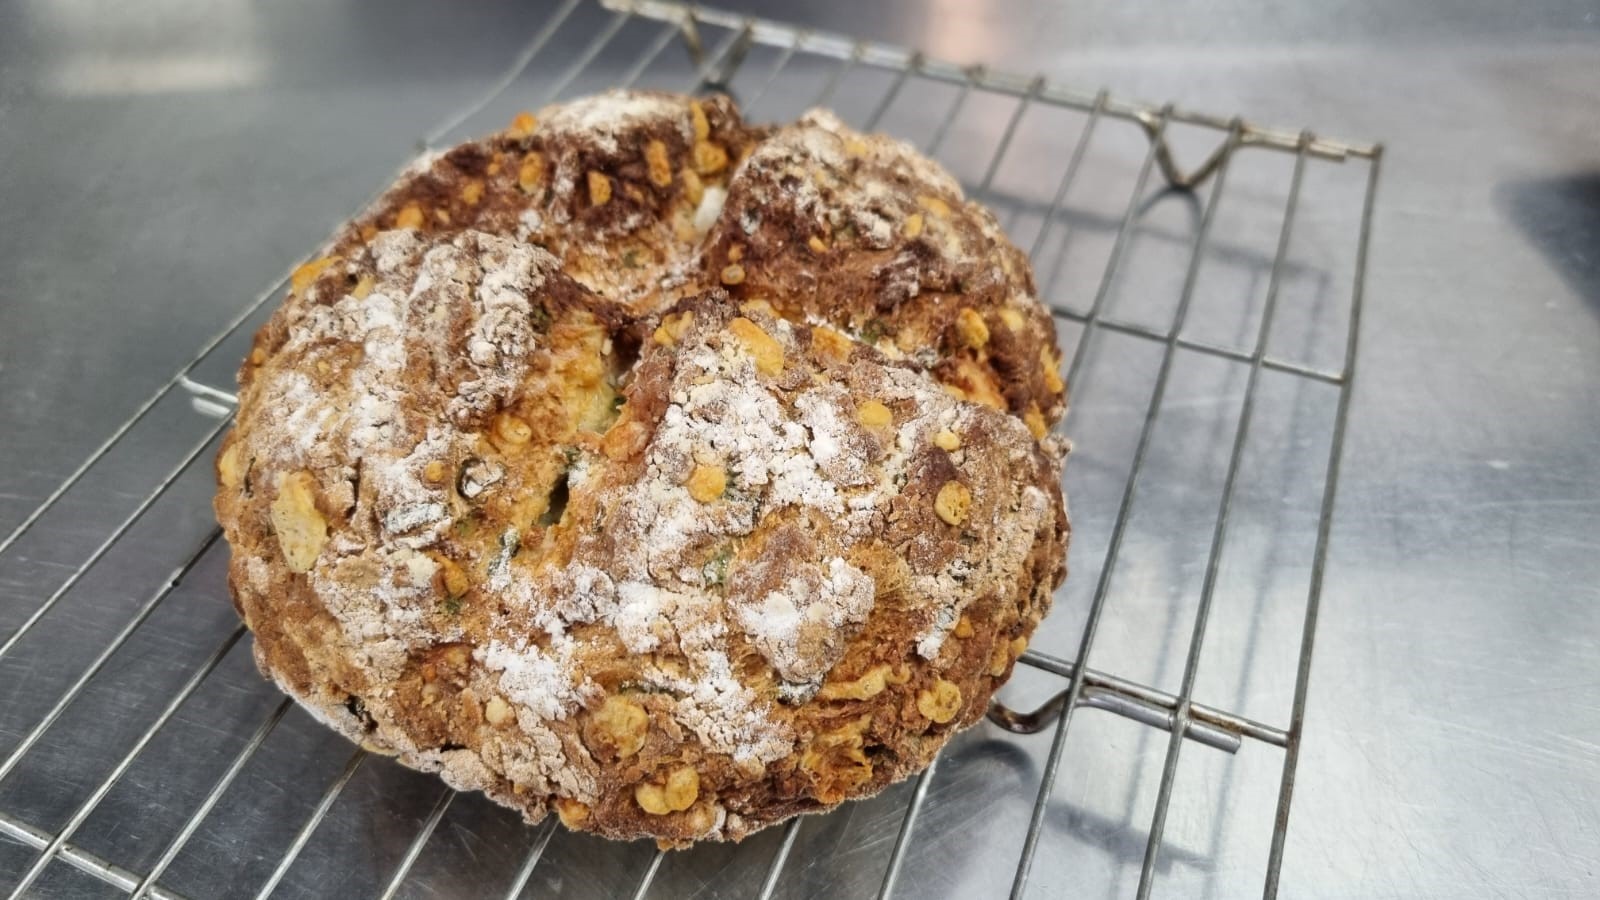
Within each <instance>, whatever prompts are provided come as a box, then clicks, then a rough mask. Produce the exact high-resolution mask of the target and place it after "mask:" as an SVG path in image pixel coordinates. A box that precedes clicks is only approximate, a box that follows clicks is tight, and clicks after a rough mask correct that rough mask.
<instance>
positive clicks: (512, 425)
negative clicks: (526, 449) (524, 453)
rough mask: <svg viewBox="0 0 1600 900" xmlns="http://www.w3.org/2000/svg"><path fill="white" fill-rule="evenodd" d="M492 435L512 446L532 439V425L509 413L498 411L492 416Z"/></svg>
mask: <svg viewBox="0 0 1600 900" xmlns="http://www.w3.org/2000/svg"><path fill="white" fill-rule="evenodd" d="M494 436H495V437H497V438H499V439H500V440H501V441H502V442H503V443H506V444H511V445H513V446H515V445H520V444H526V443H527V442H528V441H531V440H533V426H532V425H529V424H528V423H527V422H526V421H525V420H523V419H521V418H519V417H517V416H514V415H512V414H511V413H500V414H499V415H497V416H495V417H494Z"/></svg>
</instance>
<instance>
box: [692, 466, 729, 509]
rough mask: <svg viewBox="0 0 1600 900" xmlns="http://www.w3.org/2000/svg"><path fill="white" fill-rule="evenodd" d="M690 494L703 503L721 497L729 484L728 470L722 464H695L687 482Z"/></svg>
mask: <svg viewBox="0 0 1600 900" xmlns="http://www.w3.org/2000/svg"><path fill="white" fill-rule="evenodd" d="M685 486H686V487H688V489H689V496H691V497H693V498H694V499H695V500H697V501H699V502H701V503H710V502H712V501H713V500H717V499H720V498H721V497H722V492H723V491H724V490H726V489H727V486H728V473H727V470H725V469H723V468H722V467H721V466H695V467H694V471H693V472H691V473H689V480H688V482H686V484H685Z"/></svg>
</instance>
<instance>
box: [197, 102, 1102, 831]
mask: <svg viewBox="0 0 1600 900" xmlns="http://www.w3.org/2000/svg"><path fill="white" fill-rule="evenodd" d="M1031 279H1032V276H1031V273H1030V272H1029V269H1028V266H1027V263H1026V260H1025V259H1024V258H1023V257H1022V255H1021V254H1020V253H1019V252H1018V251H1017V250H1016V249H1015V248H1014V247H1013V246H1011V244H1010V243H1009V242H1007V241H1006V239H1005V238H1004V236H1003V235H1002V234H1001V233H1000V231H999V229H998V226H997V225H996V224H995V222H994V219H993V217H992V216H990V215H989V214H988V213H987V212H986V211H984V210H983V209H982V208H981V207H978V206H977V205H975V204H973V203H970V202H968V201H966V200H965V199H964V198H963V197H962V196H961V192H960V189H959V188H958V187H957V186H956V185H955V183H954V182H953V181H952V180H951V179H950V178H949V176H948V175H946V174H945V173H944V172H943V171H942V170H940V169H939V168H938V167H937V166H936V165H934V164H933V163H931V162H929V161H927V160H925V159H923V158H921V157H920V156H918V155H917V154H915V153H914V152H913V151H911V150H910V149H909V148H908V147H906V146H905V145H903V144H899V143H898V142H894V141H891V140H888V139H886V138H882V137H876V136H872V137H869V136H863V135H859V134H856V133H854V132H852V131H850V130H849V129H848V128H846V127H845V126H843V125H842V124H840V123H839V122H838V120H836V119H835V118H833V117H832V116H831V115H830V114H828V113H825V112H812V113H808V114H807V115H806V116H805V117H803V118H802V119H801V120H799V121H798V122H796V123H793V124H791V125H785V126H781V127H776V128H764V127H753V126H749V125H746V124H744V123H743V122H742V121H741V120H740V119H739V116H738V113H737V111H736V110H735V109H734V108H733V106H732V104H731V102H730V101H728V100H727V99H726V98H720V97H719V98H710V99H706V100H700V101H696V100H691V99H689V98H685V97H677V96H673V95H666V94H651V93H611V94H606V95H601V96H599V97H596V98H590V99H588V100H583V101H576V102H574V103H570V104H565V105H561V106H556V107H551V108H548V109H545V110H541V111H540V112H539V113H537V114H536V115H535V116H531V117H527V116H519V117H518V120H517V121H516V122H514V123H513V126H512V128H511V129H510V130H508V131H506V132H503V133H501V134H499V135H496V136H494V137H491V138H488V139H485V140H483V141H478V142H473V143H469V144H465V145H462V146H461V147H457V148H455V149H454V150H451V151H449V152H447V153H445V154H443V155H441V156H439V157H436V158H434V159H431V160H428V161H426V162H424V163H423V164H421V165H419V166H416V167H413V168H412V169H411V170H409V171H408V172H407V173H405V174H404V175H403V176H402V178H401V179H400V181H399V182H398V183H397V184H396V185H395V186H394V187H393V188H392V189H391V190H390V191H389V192H388V193H386V194H385V195H384V196H383V197H382V198H381V199H380V200H379V201H378V202H377V203H376V204H375V205H374V207H373V208H372V209H370V210H368V211H367V212H365V213H363V214H362V215H361V216H360V217H358V218H357V219H355V220H354V221H353V222H352V223H350V224H349V225H348V226H346V227H345V228H343V229H341V231H340V232H339V233H338V234H337V235H336V236H335V237H334V239H333V240H332V241H331V242H330V244H329V246H328V248H327V249H326V250H325V252H324V253H323V254H322V255H321V256H320V257H319V258H318V259H317V260H315V261H313V262H311V263H308V264H307V265H306V266H303V267H302V268H301V269H300V270H298V271H297V272H296V273H295V276H294V278H293V280H292V285H291V290H290V293H289V296H288V297H287V298H286V299H285V301H284V303H283V305H282V307H281V308H280V309H279V310H278V311H277V312H276V314H275V315H274V316H273V317H272V319H271V320H270V321H269V322H268V323H267V324H266V325H265V326H264V327H263V328H262V329H261V331H260V332H259V333H258V334H257V336H256V340H255V344H254V347H253V349H252V351H251V354H250V356H249V358H248V359H247V360H246V362H245V364H244V366H243V368H242V369H241V372H240V384H241V392H240V406H239V414H238V418H237V422H236V425H235V427H234V429H233V430H232V431H231V432H230V433H229V435H228V436H227V438H226V439H225V441H224V444H223V449H222V451H221V453H220V454H219V456H218V460H217V473H218V481H219V488H218V493H217V498H216V508H217V514H218V518H219V521H221V523H222V524H223V527H224V531H225V534H226V537H227V539H228V541H229V544H230V545H231V547H232V548H233V557H232V562H231V566H230V570H229V582H230V587H231V589H232V593H233V598H234V602H235V605H236V606H237V607H238V609H239V611H240V613H241V615H242V616H243V618H244V620H245V622H246V624H247V625H249V627H250V628H251V630H252V631H253V632H254V634H255V653H256V659H257V661H258V663H259V665H260V667H261V668H262V670H263V672H265V673H266V674H268V675H269V676H270V677H271V678H273V679H274V680H275V681H276V682H277V683H278V684H279V685H280V686H281V687H282V688H283V689H284V690H285V691H286V692H288V693H289V694H291V695H292V696H294V697H295V698H296V699H298V700H299V701H300V702H301V703H302V704H304V705H305V706H306V707H307V708H308V709H310V710H311V711H312V712H313V713H314V714H315V715H316V716H317V717H318V718H319V719H321V720H323V721H324V722H326V723H327V724H329V725H330V726H331V727H333V728H335V729H337V730H339V731H340V732H342V733H344V734H346V735H347V736H349V737H350V738H351V739H352V740H356V741H360V742H362V743H363V745H364V746H367V747H368V748H370V749H372V750H375V751H378V752H383V753H387V754H391V755H394V756H396V757H398V758H399V759H400V761H402V762H404V763H405V764H407V765H410V766H413V767H416V768H419V769H423V770H428V771H436V772H439V773H440V774H441V775H442V777H444V779H445V780H446V781H447V782H449V783H450V784H451V785H452V786H454V787H456V788H459V789H464V790H482V791H484V792H486V793H487V794H488V795H490V796H491V797H493V798H494V799H496V800H498V801H499V802H502V803H505V804H507V805H509V806H512V807H513V808H516V809H519V810H521V811H522V812H523V813H524V815H525V816H527V817H528V818H529V819H530V820H535V821H536V820H538V819H541V818H542V817H543V816H544V815H546V814H547V813H548V812H550V811H552V810H554V811H555V812H556V813H557V814H558V815H560V817H561V819H562V820H563V822H565V823H566V824H567V825H569V826H570V827H573V828H577V829H582V830H588V831H593V832H596V833H599V834H603V835H606V836H609V837H614V838H634V837H642V836H648V837H654V838H656V839H657V840H658V841H659V842H661V843H662V844H663V845H664V846H684V845H687V844H688V843H690V842H693V841H695V840H701V839H734V840H737V839H739V838H742V837H743V836H745V835H746V834H749V833H750V832H752V831H754V830H756V829H759V828H761V827H764V826H766V825H770V824H773V823H775V822H778V821H782V820H783V819H785V818H788V817H790V816H793V815H795V814H798V813H803V812H812V811H817V810H821V809H825V808H828V807H830V806H832V805H835V804H837V803H839V802H842V801H843V800H846V799H850V798H853V797H861V796H866V795H869V794H871V793H874V792H876V791H878V790H880V789H882V788H883V787H884V786H886V785H888V784H890V783H892V782H893V781H896V780H898V779H901V778H904V777H906V776H907V775H909V774H911V773H913V772H916V771H918V770H920V769H922V768H924V767H926V765H927V764H928V763H929V762H930V761H931V760H932V758H933V756H934V754H936V753H937V752H938V750H939V749H940V748H941V747H942V746H943V745H944V744H945V742H946V741H947V740H948V739H949V737H950V736H951V735H952V734H953V733H955V732H956V731H958V730H959V729H961V728H964V727H967V726H969V725H971V724H973V723H974V722H976V721H977V720H978V719H979V718H981V716H982V715H983V713H984V710H985V707H986V704H987V702H988V699H989V697H990V695H992V693H993V692H994V691H995V690H996V689H997V688H998V687H999V685H1000V684H1002V683H1004V681H1005V680H1006V678H1007V677H1009V674H1010V670H1011V667H1012V666H1013V664H1014V663H1015V660H1016V657H1017V656H1018V655H1019V654H1020V653H1021V652H1022V650H1023V648H1025V646H1026V643H1027V640H1028V638H1029V637H1030V636H1031V634H1032V633H1033V630H1034V628H1035V627H1036V626H1037V624H1038V622H1039V620H1040V619H1041V618H1042V617H1043V616H1044V614H1045V613H1046V612H1047V610H1048V608H1049V605H1050V598H1051V593H1052V591H1053V590H1054V588H1055V587H1056V586H1057V585H1058V584H1059V583H1060V581H1061V579H1062V578H1063V577H1064V575H1065V554H1066V546H1067V541H1068V537H1069V533H1070V527H1069V524H1068V520H1067V514H1066V507H1065V500H1064V498H1063V497H1062V494H1061V491H1060V486H1059V477H1060V471H1061V465H1062V460H1063V458H1064V455H1065V445H1064V443H1063V442H1061V441H1059V440H1058V439H1056V438H1054V437H1052V436H1049V435H1048V434H1047V429H1048V426H1049V425H1050V424H1052V423H1054V422H1056V421H1058V420H1059V418H1060V416H1061V414H1062V412H1063V410H1064V405H1065V393H1064V386H1063V385H1062V384H1061V381H1060V377H1059V375H1058V374H1057V371H1056V369H1057V366H1058V364H1059V359H1060V357H1059V352H1058V351H1057V349H1056V345H1055V340H1054V332H1053V329H1052V328H1051V325H1050V320H1049V317H1048V315H1047V314H1046V313H1045V311H1044V310H1043V308H1042V306H1041V305H1040V304H1039V303H1038V301H1037V300H1036V299H1035V298H1034V294H1033V286H1032V280H1031Z"/></svg>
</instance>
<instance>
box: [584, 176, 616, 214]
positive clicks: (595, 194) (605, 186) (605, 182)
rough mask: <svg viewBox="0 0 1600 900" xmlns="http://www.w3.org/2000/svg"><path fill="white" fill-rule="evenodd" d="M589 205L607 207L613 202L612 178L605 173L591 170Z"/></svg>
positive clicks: (589, 177)
mask: <svg viewBox="0 0 1600 900" xmlns="http://www.w3.org/2000/svg"><path fill="white" fill-rule="evenodd" d="M587 177H588V180H589V205H590V206H605V205H606V204H607V203H610V202H611V176H609V175H607V174H606V173H604V172H596V171H594V170H593V169H590V170H589V174H588V176H587Z"/></svg>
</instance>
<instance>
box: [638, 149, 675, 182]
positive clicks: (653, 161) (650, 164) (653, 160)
mask: <svg viewBox="0 0 1600 900" xmlns="http://www.w3.org/2000/svg"><path fill="white" fill-rule="evenodd" d="M644 160H645V165H646V167H647V168H648V169H649V172H650V182H651V183H652V184H654V185H655V186H656V187H666V186H668V185H670V184H672V159H671V158H670V157H668V155H667V145H666V144H664V143H662V142H661V141H659V140H652V141H651V142H650V143H648V144H646V145H645V147H644Z"/></svg>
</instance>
